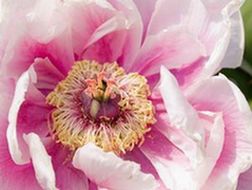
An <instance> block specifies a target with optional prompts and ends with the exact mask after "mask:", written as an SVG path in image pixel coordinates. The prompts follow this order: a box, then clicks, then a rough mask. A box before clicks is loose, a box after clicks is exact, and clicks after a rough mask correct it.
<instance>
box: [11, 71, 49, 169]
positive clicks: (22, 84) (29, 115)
mask: <svg viewBox="0 0 252 190" xmlns="http://www.w3.org/2000/svg"><path fill="white" fill-rule="evenodd" d="M36 82H37V76H36V73H35V71H34V68H32V67H31V68H30V69H29V70H27V71H26V72H24V73H23V74H22V75H21V77H20V78H19V79H18V81H17V84H16V89H15V94H14V98H13V101H12V104H11V107H10V111H9V114H8V121H9V125H8V128H7V140H8V146H9V151H10V154H11V156H12V158H13V161H14V162H15V163H17V164H25V163H28V162H29V159H28V154H27V151H28V150H27V145H26V144H25V143H24V141H23V138H22V134H23V133H29V132H36V133H37V134H38V135H41V136H42V137H46V135H47V134H48V132H49V130H48V128H47V119H48V118H47V117H48V114H49V112H50V108H49V107H47V106H46V104H45V97H44V96H43V95H42V94H41V93H40V92H39V91H38V90H37V89H36V88H35V87H34V85H33V84H34V83H36Z"/></svg>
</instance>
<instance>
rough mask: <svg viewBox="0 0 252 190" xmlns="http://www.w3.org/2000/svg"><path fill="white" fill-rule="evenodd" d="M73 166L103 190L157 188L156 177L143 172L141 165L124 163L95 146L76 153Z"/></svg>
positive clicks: (81, 149)
mask: <svg viewBox="0 0 252 190" xmlns="http://www.w3.org/2000/svg"><path fill="white" fill-rule="evenodd" d="M73 165H74V167H76V168H78V169H80V170H82V171H83V172H84V173H85V174H86V176H87V177H88V178H89V179H90V180H91V181H93V182H95V183H96V184H97V185H98V186H99V187H101V188H108V189H114V190H128V189H139V190H140V189H143V190H147V189H153V190H154V189H156V188H157V183H156V181H155V180H154V177H153V176H152V175H150V174H144V173H143V172H141V171H140V166H139V165H137V164H136V163H134V162H130V161H123V160H122V159H120V158H119V157H117V156H116V155H114V154H113V153H105V152H103V151H102V150H101V149H100V148H98V147H96V146H95V145H93V144H87V145H85V146H83V147H82V148H80V149H78V150H77V151H76V153H75V156H74V158H73Z"/></svg>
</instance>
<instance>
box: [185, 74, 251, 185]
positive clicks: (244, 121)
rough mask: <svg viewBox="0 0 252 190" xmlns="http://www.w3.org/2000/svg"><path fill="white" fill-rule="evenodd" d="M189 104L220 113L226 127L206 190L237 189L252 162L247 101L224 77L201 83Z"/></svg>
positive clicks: (190, 97) (249, 113) (190, 94)
mask: <svg viewBox="0 0 252 190" xmlns="http://www.w3.org/2000/svg"><path fill="white" fill-rule="evenodd" d="M210 97H214V98H210ZM189 100H190V102H191V103H192V105H194V107H195V108H196V109H197V110H208V111H211V112H221V113H222V114H223V120H224V124H225V138H224V139H225V140H224V145H223V149H222V152H221V155H220V157H219V159H218V161H217V163H216V165H215V168H214V170H213V171H212V173H211V176H210V178H209V180H208V182H207V183H206V184H205V188H206V189H210V187H211V188H213V189H215V188H218V189H227V188H234V187H236V185H237V180H238V177H239V175H240V173H241V172H244V171H245V170H246V169H248V167H249V166H250V165H251V162H252V158H251V155H252V151H251V150H252V117H251V111H250V108H249V106H248V103H247V102H246V99H245V97H244V96H243V94H242V93H241V92H240V90H239V89H238V88H237V87H236V86H235V85H234V84H233V83H231V82H230V81H228V80H227V79H226V78H225V77H224V76H222V75H221V76H216V77H213V78H211V79H208V80H205V81H202V82H201V83H200V84H199V86H197V87H196V89H194V90H193V92H192V93H189Z"/></svg>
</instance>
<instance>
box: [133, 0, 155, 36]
mask: <svg viewBox="0 0 252 190" xmlns="http://www.w3.org/2000/svg"><path fill="white" fill-rule="evenodd" d="M134 2H135V4H136V6H137V8H138V10H139V12H140V14H141V17H142V22H143V26H144V34H145V33H146V30H147V28H148V25H149V22H150V19H151V16H152V14H150V13H152V12H153V11H154V8H155V4H156V2H157V1H156V0H134Z"/></svg>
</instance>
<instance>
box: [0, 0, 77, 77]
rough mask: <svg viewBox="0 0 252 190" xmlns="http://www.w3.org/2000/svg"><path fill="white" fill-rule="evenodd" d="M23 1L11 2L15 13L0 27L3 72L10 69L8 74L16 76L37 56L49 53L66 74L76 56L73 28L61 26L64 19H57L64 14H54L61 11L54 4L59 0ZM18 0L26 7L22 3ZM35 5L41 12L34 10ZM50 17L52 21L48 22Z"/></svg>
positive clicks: (0, 57) (0, 56)
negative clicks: (71, 33)
mask: <svg viewBox="0 0 252 190" xmlns="http://www.w3.org/2000/svg"><path fill="white" fill-rule="evenodd" d="M23 1H24V0H22V2H23ZM22 2H21V1H20V3H18V5H17V6H15V5H16V3H9V4H10V7H11V8H10V9H11V10H12V11H11V13H12V15H11V16H8V17H7V18H8V19H6V20H5V22H3V24H2V27H1V28H2V29H1V30H2V31H1V34H2V36H1V38H0V42H1V43H0V44H1V45H0V60H1V70H2V72H3V73H1V74H2V75H6V74H7V73H8V75H9V76H14V77H15V78H17V77H18V76H19V75H21V73H23V72H24V71H25V70H27V69H28V67H29V66H30V65H31V64H32V63H33V62H34V59H35V58H37V57H42V58H44V57H48V58H49V59H50V60H51V61H52V63H53V64H54V65H55V66H56V67H57V68H58V69H59V70H60V71H62V72H63V73H65V74H66V73H67V71H68V70H69V69H70V67H71V65H72V64H73V61H74V57H73V51H72V43H71V35H70V32H69V31H68V30H67V27H65V29H62V26H63V25H62V24H59V23H62V22H59V20H57V19H59V17H60V18H61V19H62V20H64V17H62V16H60V15H57V16H55V14H57V13H59V12H58V9H59V7H58V4H57V3H56V4H57V5H56V4H55V2H56V1H53V2H51V1H50V2H51V3H46V2H47V1H43V2H41V1H36V3H34V2H33V3H31V2H30V4H29V3H24V4H22ZM19 4H20V5H21V4H22V5H23V6H24V7H19V6H20V5H19ZM28 4H29V6H28ZM26 6H27V7H26ZM56 7H57V8H56ZM32 8H33V9H34V10H35V9H36V10H38V12H34V11H31V10H33V9H32ZM23 9H24V10H25V11H23ZM41 10H42V11H41ZM44 10H46V11H44ZM42 13H43V14H42ZM27 15H28V16H27ZM52 15H53V16H52ZM48 16H49V17H48ZM51 16H52V17H51ZM17 18H18V19H17ZM49 18H50V21H51V22H47V21H48V19H49ZM40 23H43V25H44V26H41V24H40ZM63 23H66V22H63ZM55 24H57V26H56V25H55ZM41 27H42V28H43V30H42V29H41ZM7 28H8V30H7Z"/></svg>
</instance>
